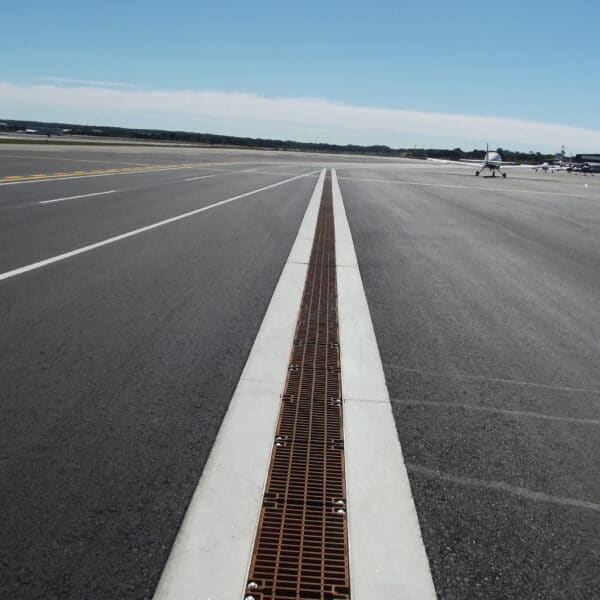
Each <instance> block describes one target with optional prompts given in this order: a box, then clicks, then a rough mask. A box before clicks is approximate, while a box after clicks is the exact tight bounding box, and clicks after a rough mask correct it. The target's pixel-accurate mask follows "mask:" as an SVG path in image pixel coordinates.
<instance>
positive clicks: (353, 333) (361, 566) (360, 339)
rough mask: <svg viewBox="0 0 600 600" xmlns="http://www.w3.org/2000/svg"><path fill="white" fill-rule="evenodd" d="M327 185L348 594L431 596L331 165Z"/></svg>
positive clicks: (402, 598) (358, 598)
mask: <svg viewBox="0 0 600 600" xmlns="http://www.w3.org/2000/svg"><path fill="white" fill-rule="evenodd" d="M332 184H333V213H334V222H335V237H336V255H337V257H338V259H337V262H338V263H339V264H338V266H337V269H336V271H337V282H338V310H339V328H340V351H341V367H342V393H343V396H344V448H345V454H346V459H345V460H346V486H347V488H346V493H347V496H348V539H349V548H350V577H351V590H352V598H353V600H373V599H375V598H377V599H383V598H393V599H394V600H435V598H436V594H435V588H434V586H433V580H432V577H431V572H430V570H429V563H428V560H427V555H426V554H425V547H424V545H423V540H422V537H421V530H420V528H419V521H418V519H417V512H416V510H415V505H414V501H413V497H412V494H411V491H410V484H409V480H408V475H407V472H406V467H405V465H404V459H403V456H402V449H401V447H400V442H399V440H398V433H397V431H396V426H395V423H394V418H393V416H392V409H391V404H390V401H389V395H388V391H387V386H386V383H385V375H384V373H383V367H382V365H381V358H380V356H379V350H378V348H377V340H376V339H375V332H374V330H373V324H372V322H371V315H370V313H369V307H368V304H367V299H366V296H365V291H364V288H363V284H362V279H361V276H360V270H359V268H358V262H357V259H356V252H355V250H354V245H353V243H352V234H351V232H350V227H349V225H348V220H347V217H346V211H345V210H344V204H343V201H342V195H341V192H340V188H339V184H338V180H337V176H336V173H335V170H332Z"/></svg>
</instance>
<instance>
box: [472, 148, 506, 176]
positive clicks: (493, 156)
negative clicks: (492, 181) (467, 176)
mask: <svg viewBox="0 0 600 600" xmlns="http://www.w3.org/2000/svg"><path fill="white" fill-rule="evenodd" d="M501 165H502V157H501V156H500V154H499V153H498V152H490V151H489V150H488V151H487V152H486V153H485V158H484V159H483V165H482V167H481V169H480V170H479V171H475V175H479V173H481V171H483V170H484V169H489V170H490V171H491V172H492V177H494V176H495V175H496V171H498V173H501V174H502V177H506V173H502V171H501V170H500V167H501Z"/></svg>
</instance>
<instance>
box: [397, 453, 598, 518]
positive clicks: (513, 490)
mask: <svg viewBox="0 0 600 600" xmlns="http://www.w3.org/2000/svg"><path fill="white" fill-rule="evenodd" d="M406 467H407V468H408V470H409V471H410V472H411V473H419V474H421V475H425V476H427V477H432V478H434V479H439V480H441V481H447V482H448V483H455V484H458V485H466V486H468V487H473V488H484V489H490V490H498V491H502V492H506V493H508V494H512V495H513V496H519V497H521V498H526V499H527V500H533V501H535V502H551V503H552V504H560V505H562V506H575V507H576V508H586V509H589V510H598V511H600V504H598V503H597V502H589V501H587V500H578V499H577V498H564V497H561V496H551V495H549V494H544V493H543V492H535V491H533V490H528V489H526V488H521V487H518V486H515V485H511V484H510V483H505V482H504V481H486V480H483V479H473V478H471V477H458V476H456V475H448V474H447V473H443V472H442V471H438V470H437V469H430V468H428V467H422V466H421V465H412V464H407V465H406Z"/></svg>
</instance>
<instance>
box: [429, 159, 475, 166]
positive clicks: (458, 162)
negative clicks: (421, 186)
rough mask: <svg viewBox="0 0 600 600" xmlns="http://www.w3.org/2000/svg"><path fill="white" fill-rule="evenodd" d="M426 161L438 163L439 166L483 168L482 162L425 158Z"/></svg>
mask: <svg viewBox="0 0 600 600" xmlns="http://www.w3.org/2000/svg"><path fill="white" fill-rule="evenodd" d="M427 160H429V161H431V162H435V163H438V164H440V165H458V166H460V167H477V166H480V167H482V166H483V161H482V160H470V159H466V158H465V159H461V160H448V159H445V158H429V157H427Z"/></svg>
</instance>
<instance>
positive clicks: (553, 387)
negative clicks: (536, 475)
mask: <svg viewBox="0 0 600 600" xmlns="http://www.w3.org/2000/svg"><path fill="white" fill-rule="evenodd" d="M386 367H387V368H390V369H396V370H397V371H406V372H407V373H417V374H419V375H427V376H429V377H455V378H457V379H473V380H475V381H490V382H492V383H506V384H507V385H522V386H527V387H536V388H542V389H545V390H555V391H558V392H575V393H581V394H600V390H594V389H590V388H576V387H567V386H564V385H549V384H547V383H536V382H534V381H520V380H517V379H503V378H501V377H487V376H486V375H469V374H467V373H449V372H448V373H437V372H435V371H427V370H425V369H411V368H410V367H400V366H398V365H394V364H387V365H386Z"/></svg>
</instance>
